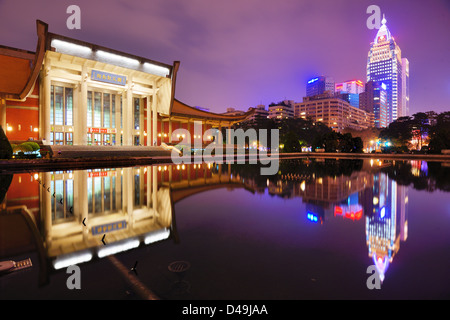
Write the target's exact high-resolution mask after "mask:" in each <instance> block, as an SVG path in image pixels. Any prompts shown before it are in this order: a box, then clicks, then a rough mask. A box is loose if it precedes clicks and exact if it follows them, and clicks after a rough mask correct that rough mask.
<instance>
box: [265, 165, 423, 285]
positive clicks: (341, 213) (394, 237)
mask: <svg viewBox="0 0 450 320" xmlns="http://www.w3.org/2000/svg"><path fill="white" fill-rule="evenodd" d="M303 162H304V164H305V163H306V165H307V166H308V165H309V163H308V162H307V161H303ZM360 162H361V165H360V166H358V165H355V167H356V168H357V169H356V170H351V171H350V172H349V171H346V172H339V170H337V171H333V170H328V169H329V167H330V166H331V167H332V166H336V162H330V161H324V160H316V162H315V165H316V167H314V168H313V170H312V171H311V173H310V174H308V173H307V172H308V170H305V168H304V167H303V168H302V169H303V170H302V172H301V173H292V172H289V171H287V172H284V173H281V174H280V177H281V179H278V180H276V181H268V182H267V184H268V189H269V192H271V193H273V194H278V195H280V196H283V197H287V198H293V197H300V198H301V199H302V202H304V203H305V212H304V214H305V217H306V219H307V221H308V222H311V223H318V224H323V223H325V221H326V219H328V218H327V216H329V217H333V218H338V217H341V218H343V219H348V220H351V221H356V220H361V219H365V234H366V244H367V248H368V255H369V257H370V258H371V260H372V261H373V264H374V265H375V267H376V268H377V271H378V275H379V276H380V280H381V281H383V280H384V278H385V274H386V271H387V268H388V266H389V264H390V263H392V261H393V258H394V256H395V255H396V254H397V252H398V250H399V247H400V241H406V239H407V235H408V223H407V203H408V187H407V186H402V185H399V184H398V183H397V182H396V181H395V180H393V179H391V178H389V176H388V174H387V173H385V172H382V170H383V169H385V168H388V167H390V166H391V165H392V162H390V161H380V160H368V161H363V160H360ZM424 162H425V161H422V162H421V163H420V164H417V163H414V162H413V170H416V171H417V170H419V171H420V172H423V169H424V168H427V165H426V163H425V164H424ZM394 163H395V161H394ZM324 167H328V168H327V172H330V171H331V172H333V174H320V175H318V174H317V172H320V171H321V170H317V169H318V168H319V169H320V168H324ZM417 167H419V168H417ZM416 171H413V173H416ZM419 171H417V172H419ZM416 174H417V175H418V173H416Z"/></svg>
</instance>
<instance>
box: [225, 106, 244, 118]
mask: <svg viewBox="0 0 450 320" xmlns="http://www.w3.org/2000/svg"><path fill="white" fill-rule="evenodd" d="M244 113H245V111H242V110H236V109H235V108H227V112H225V113H224V114H226V115H229V116H239V115H242V114H244Z"/></svg>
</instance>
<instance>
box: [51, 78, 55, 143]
mask: <svg viewBox="0 0 450 320" xmlns="http://www.w3.org/2000/svg"><path fill="white" fill-rule="evenodd" d="M54 100H55V89H54V87H53V86H51V89H50V124H55V123H54V119H53V108H54ZM51 140H52V141H53V139H51Z"/></svg>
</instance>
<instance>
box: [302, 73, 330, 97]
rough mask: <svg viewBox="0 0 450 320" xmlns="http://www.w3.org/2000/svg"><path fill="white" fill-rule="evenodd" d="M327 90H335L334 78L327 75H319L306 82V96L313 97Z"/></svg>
mask: <svg viewBox="0 0 450 320" xmlns="http://www.w3.org/2000/svg"><path fill="white" fill-rule="evenodd" d="M325 91H329V92H331V93H333V92H334V79H333V78H331V77H327V76H319V77H315V78H312V79H310V80H308V82H307V84H306V96H307V97H311V96H315V95H318V94H323V93H325Z"/></svg>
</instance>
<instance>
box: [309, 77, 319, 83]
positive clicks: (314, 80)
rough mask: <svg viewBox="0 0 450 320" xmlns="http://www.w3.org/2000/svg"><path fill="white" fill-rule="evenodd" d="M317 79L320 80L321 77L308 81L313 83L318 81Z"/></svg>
mask: <svg viewBox="0 0 450 320" xmlns="http://www.w3.org/2000/svg"><path fill="white" fill-rule="evenodd" d="M317 80H319V78H314V79H311V80H309V81H308V83H313V82H316V81H317Z"/></svg>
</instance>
